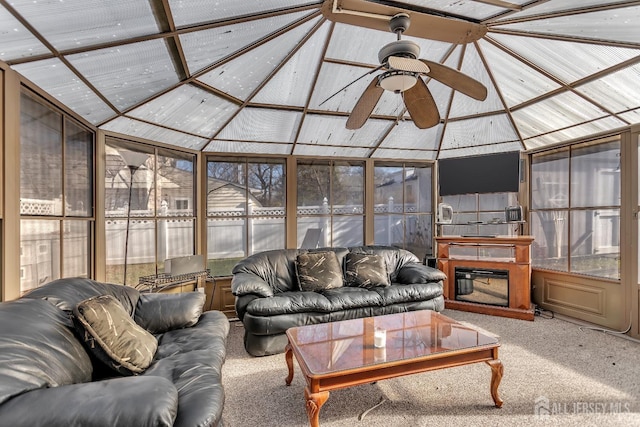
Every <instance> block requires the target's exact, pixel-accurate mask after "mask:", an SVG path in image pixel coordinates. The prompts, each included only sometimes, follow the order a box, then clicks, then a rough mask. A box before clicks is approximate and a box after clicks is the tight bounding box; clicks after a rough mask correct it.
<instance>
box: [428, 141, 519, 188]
mask: <svg viewBox="0 0 640 427" xmlns="http://www.w3.org/2000/svg"><path fill="white" fill-rule="evenodd" d="M438 183H439V186H440V195H441V196H452V195H456V194H471V193H504V192H517V191H518V186H519V184H520V153H519V152H518V151H510V152H506V153H497V154H486V155H482V156H471V157H456V158H451V159H440V160H438Z"/></svg>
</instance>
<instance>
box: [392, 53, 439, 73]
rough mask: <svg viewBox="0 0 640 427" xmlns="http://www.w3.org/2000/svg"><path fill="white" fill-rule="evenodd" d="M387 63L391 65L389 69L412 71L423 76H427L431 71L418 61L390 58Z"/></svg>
mask: <svg viewBox="0 0 640 427" xmlns="http://www.w3.org/2000/svg"><path fill="white" fill-rule="evenodd" d="M387 62H388V63H389V68H393V69H394V70H401V71H410V72H412V73H422V74H427V73H428V72H429V71H430V70H429V66H428V65H427V64H425V63H424V62H422V61H420V60H418V59H413V58H403V57H401V56H390V57H389V58H388V59H387Z"/></svg>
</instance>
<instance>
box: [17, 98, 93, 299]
mask: <svg viewBox="0 0 640 427" xmlns="http://www.w3.org/2000/svg"><path fill="white" fill-rule="evenodd" d="M20 108H21V111H20V216H21V221H20V254H21V256H20V272H21V273H20V275H21V281H20V290H21V292H26V291H28V290H30V289H33V288H36V287H38V286H40V285H43V284H45V283H47V282H50V281H52V280H55V279H58V278H61V277H77V276H79V277H90V276H91V266H92V259H91V255H92V251H91V248H92V235H93V226H94V221H95V219H94V212H93V205H94V203H93V197H94V195H93V183H94V166H93V165H94V159H93V157H94V154H93V153H94V144H95V143H94V134H93V133H92V132H91V131H89V130H87V129H85V128H83V127H82V126H80V125H78V124H76V123H75V122H73V121H72V120H71V119H70V118H69V117H67V116H66V115H65V114H63V113H61V112H59V111H57V110H56V109H54V108H53V107H51V106H49V105H48V104H46V103H45V102H44V101H42V100H40V99H39V98H37V97H36V96H35V95H32V94H31V93H29V92H26V91H23V93H22V94H21V99H20Z"/></svg>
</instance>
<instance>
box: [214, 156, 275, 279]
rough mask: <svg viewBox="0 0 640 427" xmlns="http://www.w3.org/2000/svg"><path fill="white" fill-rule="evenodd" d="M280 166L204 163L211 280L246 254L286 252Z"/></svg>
mask: <svg viewBox="0 0 640 427" xmlns="http://www.w3.org/2000/svg"><path fill="white" fill-rule="evenodd" d="M285 191H286V188H285V162H284V160H280V159H253V158H228V157H227V158H215V157H212V158H209V159H208V161H207V242H208V244H207V248H208V254H207V260H208V268H209V269H210V270H211V274H213V275H216V276H227V275H230V274H231V270H232V269H233V266H234V265H235V264H236V263H237V262H238V261H239V260H240V259H242V258H245V257H247V256H249V255H251V254H254V253H257V252H262V251H266V250H271V249H283V248H284V247H285Z"/></svg>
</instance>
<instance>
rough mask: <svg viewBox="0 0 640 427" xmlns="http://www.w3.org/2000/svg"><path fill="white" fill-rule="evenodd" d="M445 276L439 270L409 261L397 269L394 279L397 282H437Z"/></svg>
mask: <svg viewBox="0 0 640 427" xmlns="http://www.w3.org/2000/svg"><path fill="white" fill-rule="evenodd" d="M446 278H447V276H446V275H445V274H444V273H443V272H442V271H440V270H437V269H435V268H433V267H429V266H427V265H423V264H420V263H417V262H411V263H407V264H405V265H404V266H403V267H402V268H401V269H400V271H398V276H397V277H396V280H397V281H398V283H406V284H413V283H431V282H439V281H440V280H444V279H446Z"/></svg>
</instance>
